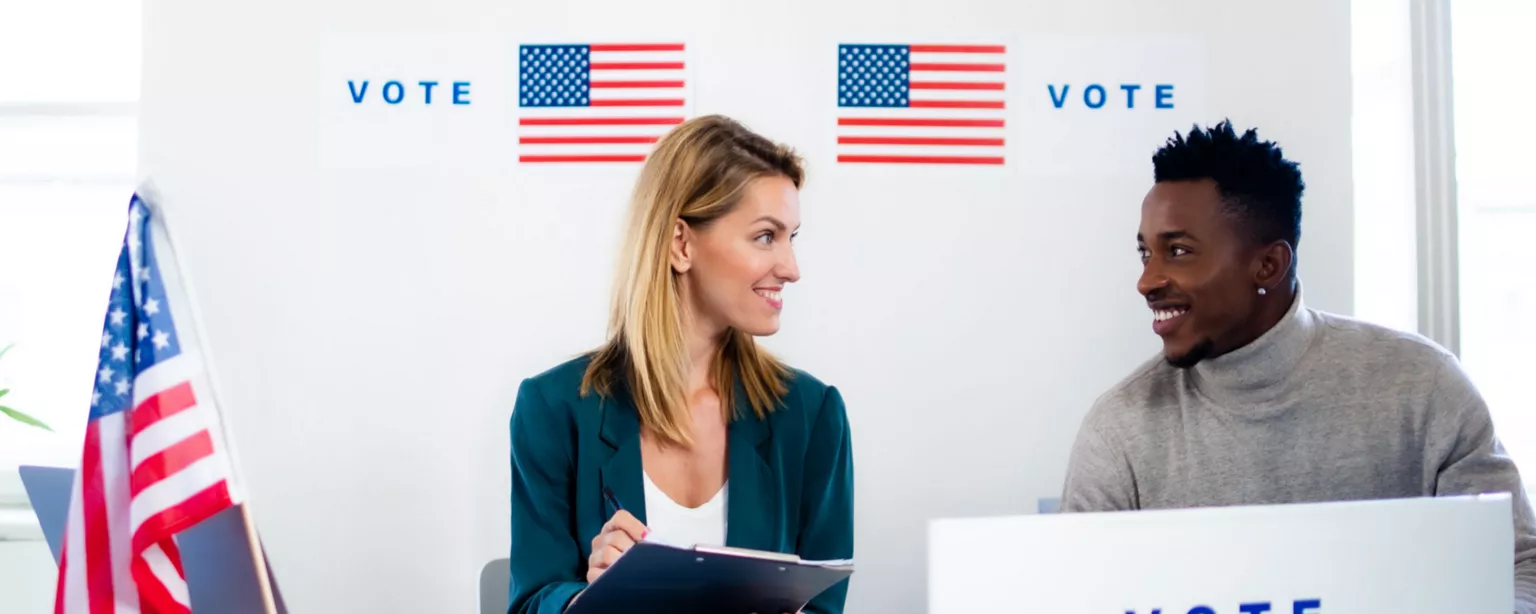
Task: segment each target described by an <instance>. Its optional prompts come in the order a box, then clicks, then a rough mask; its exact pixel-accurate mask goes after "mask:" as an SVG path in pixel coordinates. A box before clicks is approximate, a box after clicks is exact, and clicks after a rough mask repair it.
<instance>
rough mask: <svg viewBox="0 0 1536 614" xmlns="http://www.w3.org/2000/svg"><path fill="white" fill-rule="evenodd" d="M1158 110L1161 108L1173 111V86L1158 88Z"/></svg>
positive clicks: (1160, 86)
mask: <svg viewBox="0 0 1536 614" xmlns="http://www.w3.org/2000/svg"><path fill="white" fill-rule="evenodd" d="M1165 103H1166V104H1165ZM1157 108H1159V109H1172V108H1173V86H1172V85H1159V86H1157Z"/></svg>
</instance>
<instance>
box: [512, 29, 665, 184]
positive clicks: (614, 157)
mask: <svg viewBox="0 0 1536 614" xmlns="http://www.w3.org/2000/svg"><path fill="white" fill-rule="evenodd" d="M685 54H686V48H685V46H684V45H683V44H682V43H608V44H596V43H594V44H565V45H522V46H521V47H520V48H519V50H518V55H519V57H518V69H517V81H518V88H517V93H518V101H517V106H518V119H517V144H518V158H517V159H518V162H521V163H534V162H557V163H560V162H564V163H569V162H643V161H644V160H645V157H646V156H647V155H648V154H649V153H650V150H651V147H652V146H653V145H654V144H655V143H656V141H657V140H658V139H660V138H661V136H662V135H663V134H666V133H667V131H669V130H671V129H672V127H673V126H676V125H678V124H681V123H683V120H684V119H687V118H688V117H689V112H690V109H691V108H692V101H691V100H690V97H689V93H688V92H689V89H690V84H689V83H688V77H687V73H688V62H687V59H686V57H685Z"/></svg>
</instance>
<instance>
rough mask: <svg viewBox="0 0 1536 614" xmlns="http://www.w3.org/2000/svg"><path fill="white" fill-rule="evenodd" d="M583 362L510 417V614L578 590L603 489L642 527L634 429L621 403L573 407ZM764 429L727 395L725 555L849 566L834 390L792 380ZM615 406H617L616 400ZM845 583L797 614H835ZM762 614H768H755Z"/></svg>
mask: <svg viewBox="0 0 1536 614" xmlns="http://www.w3.org/2000/svg"><path fill="white" fill-rule="evenodd" d="M587 363H588V359H587V358H585V357H583V358H578V359H575V360H572V361H569V362H566V363H564V364H561V365H559V366H556V367H554V368H552V369H550V370H548V371H545V372H544V373H541V374H539V375H537V376H534V377H532V378H529V379H526V380H524V381H523V382H522V384H521V386H519V388H518V391H517V404H516V406H515V407H514V408H513V410H512V419H511V434H512V548H511V567H512V572H511V576H512V587H511V592H510V595H509V600H508V605H507V611H508V612H509V613H511V614H558V613H559V612H561V611H563V610H564V609H565V606H566V604H567V603H569V602H570V600H571V597H573V596H574V595H576V593H578V592H580V591H581V590H582V589H583V588H585V587H586V585H587V583H586V577H587V558H588V557H589V556H590V555H591V554H592V552H591V551H592V538H593V537H595V536H596V535H597V533H598V531H599V530H601V529H602V526H603V524H604V523H606V522H607V521H608V519H609V517H611V516H612V515H613V514H614V512H615V511H616V510H614V509H612V507H610V506H609V505H608V504H607V503H606V502H605V501H604V498H603V495H602V490H603V487H605V486H606V487H608V488H611V489H613V493H614V495H615V496H616V497H617V498H618V500H619V501H620V502H622V503H623V505H624V506H625V508H626V509H628V510H629V512H630V513H631V514H634V515H635V516H636V517H637V518H639V519H640V521H641V522H642V523H643V522H645V488H644V483H643V482H642V481H641V480H642V478H641V476H642V473H641V467H640V419H639V413H638V412H637V411H636V410H635V406H634V404H633V403H632V402H630V401H629V399H628V395H626V394H616V395H614V397H610V398H607V399H604V398H602V397H600V396H599V395H597V394H596V393H593V394H590V395H588V396H587V397H586V398H582V397H581V396H580V392H579V389H580V385H581V378H582V374H583V372H584V371H585V370H586V367H587ZM788 384H789V393H788V394H787V395H785V398H784V400H783V403H782V404H781V405H780V407H779V408H778V409H777V410H776V411H774V412H773V413H771V414H769V415H768V418H767V419H763V420H759V419H758V418H757V417H756V415H755V414H754V413H752V411H751V410H750V405H748V404H747V402H746V397H745V395H744V393H743V392H742V391H741V390H740V386H738V390H737V391H736V399H737V404H736V406H737V407H739V408H741V411H740V412H739V414H740V415H741V416H742V417H740V418H738V419H736V420H735V421H733V422H731V424H730V426H729V427H728V429H729V433H728V439H727V444H726V449H727V456H728V457H729V458H728V460H727V466H726V471H727V472H728V475H727V479H729V480H730V488H731V496H730V499H729V500H728V501H727V503H726V505H727V508H726V536H725V541H726V545H727V546H736V547H742V548H754V549H758V550H772V551H777V552H784V553H794V554H798V555H800V557H801V558H805V559H817V560H825V559H852V558H853V447H852V443H851V442H850V438H849V434H848V417H847V414H846V412H845V410H844V407H843V399H842V396H841V395H840V394H838V391H837V389H836V388H833V387H831V386H828V385H826V384H823V383H822V382H820V381H818V380H817V379H816V378H814V377H812V376H810V375H809V374H806V373H804V372H802V371H798V370H795V371H792V376H791V378H790V380H789V381H788ZM615 397H616V398H615ZM847 594H848V580H843V581H842V582H839V583H838V584H836V585H834V586H833V587H832V588H830V589H827V591H826V592H823V593H822V594H821V595H819V596H817V597H816V598H815V599H813V600H812V601H811V602H810V603H809V604H807V605H806V607H805V612H806V614H841V612H842V611H843V601H844V599H845V598H846V597H847ZM761 614H776V613H768V612H764V613H761Z"/></svg>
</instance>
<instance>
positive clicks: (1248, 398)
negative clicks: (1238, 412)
mask: <svg viewBox="0 0 1536 614" xmlns="http://www.w3.org/2000/svg"><path fill="white" fill-rule="evenodd" d="M1317 327H1318V323H1317V319H1316V316H1315V315H1314V314H1313V313H1312V311H1311V310H1309V309H1307V308H1306V306H1305V305H1304V304H1303V303H1302V298H1301V288H1300V286H1299V284H1298V287H1297V290H1296V297H1295V299H1294V300H1293V301H1292V302H1291V307H1290V309H1289V310H1287V311H1286V313H1285V317H1283V318H1281V319H1280V321H1279V322H1278V323H1276V324H1275V325H1274V326H1273V327H1271V328H1270V329H1269V330H1268V331H1265V332H1264V334H1262V335H1259V338H1258V339H1255V340H1253V342H1251V343H1249V344H1248V345H1245V346H1243V347H1240V348H1238V349H1236V350H1233V351H1231V352H1228V353H1226V354H1223V355H1221V356H1218V357H1216V358H1212V359H1209V360H1203V361H1201V362H1200V363H1199V364H1196V365H1195V366H1194V368H1193V369H1192V371H1193V377H1194V380H1195V383H1196V386H1197V387H1198V388H1199V389H1200V392H1202V393H1204V394H1206V395H1207V396H1210V397H1211V398H1213V399H1214V400H1216V401H1218V402H1221V403H1223V404H1226V405H1231V404H1239V405H1241V404H1246V403H1264V402H1268V401H1273V400H1274V399H1276V398H1278V397H1280V396H1281V395H1282V394H1284V393H1285V392H1286V386H1284V384H1285V382H1286V380H1287V379H1289V378H1290V376H1291V374H1292V373H1294V372H1295V371H1296V368H1297V366H1299V365H1300V364H1301V360H1302V358H1303V357H1304V356H1305V355H1306V353H1307V349H1308V348H1309V347H1311V345H1312V340H1313V338H1314V337H1316V334H1317Z"/></svg>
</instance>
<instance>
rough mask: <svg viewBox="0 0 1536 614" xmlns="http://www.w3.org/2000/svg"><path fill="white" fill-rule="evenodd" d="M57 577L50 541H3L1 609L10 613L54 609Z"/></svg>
mask: <svg viewBox="0 0 1536 614" xmlns="http://www.w3.org/2000/svg"><path fill="white" fill-rule="evenodd" d="M57 581H58V567H57V566H55V565H54V563H53V556H52V555H51V554H49V552H48V542H45V541H43V540H42V538H38V539H35V540H29V541H0V609H4V610H5V612H6V614H48V613H49V612H52V611H53V595H54V586H55V583H56V582H57Z"/></svg>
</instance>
